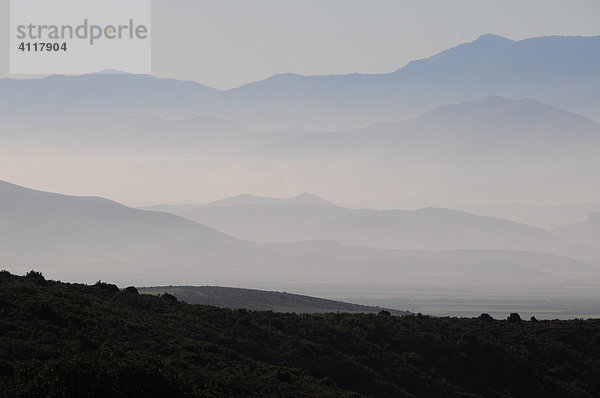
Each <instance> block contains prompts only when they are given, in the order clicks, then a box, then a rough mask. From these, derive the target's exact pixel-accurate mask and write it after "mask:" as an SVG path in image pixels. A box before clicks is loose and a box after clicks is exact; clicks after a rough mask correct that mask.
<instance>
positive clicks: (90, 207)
mask: <svg viewBox="0 0 600 398" xmlns="http://www.w3.org/2000/svg"><path fill="white" fill-rule="evenodd" d="M303 197H306V195H305V196H303ZM310 198H311V199H312V200H314V197H312V196H311V197H310ZM250 199H252V197H250ZM238 200H239V199H238ZM248 206H250V208H251V207H252V206H269V207H271V210H272V211H278V212H279V213H272V214H273V215H274V218H279V217H282V216H283V215H284V214H285V212H288V213H295V212H297V217H296V219H295V220H298V219H301V218H305V219H306V221H305V223H304V224H299V223H298V224H297V223H294V220H291V223H290V224H288V225H287V226H288V228H290V229H295V228H297V229H298V231H303V229H304V231H303V232H306V231H307V226H310V223H311V221H316V218H315V217H316V216H315V211H318V212H320V214H321V216H322V217H323V218H322V220H323V221H322V223H321V226H319V225H317V227H320V228H323V230H324V232H323V233H327V231H333V232H336V231H337V232H339V231H340V230H339V229H336V227H337V226H339V225H350V226H351V228H350V229H349V231H350V232H348V235H349V236H350V237H352V236H353V234H354V237H356V236H359V235H360V229H361V228H362V235H363V236H368V235H369V234H371V233H375V227H376V226H377V225H383V227H385V228H384V229H383V231H387V233H389V234H396V233H399V234H404V237H406V238H410V233H409V231H410V230H411V229H412V230H413V231H414V233H418V234H422V236H423V237H426V236H427V235H429V234H432V235H433V237H437V238H440V239H443V238H444V237H447V238H448V239H450V243H448V244H447V245H446V246H443V245H441V244H440V243H439V242H437V243H435V244H437V245H438V246H437V247H436V246H435V245H434V244H433V243H431V242H432V241H431V240H429V241H427V240H426V242H429V243H431V245H430V247H428V249H430V250H414V249H416V248H418V247H412V248H410V249H411V250H389V249H388V250H385V249H380V248H370V247H366V246H349V245H343V244H340V243H338V242H336V241H334V240H331V239H329V240H323V239H321V240H314V239H315V238H313V240H310V241H305V242H289V243H255V242H251V241H245V240H240V239H236V238H233V237H231V236H229V235H226V234H224V233H222V232H217V231H216V230H214V229H212V228H209V227H206V226H204V225H202V224H199V223H196V222H194V221H191V220H187V219H185V218H181V217H178V216H176V215H171V214H167V213H162V212H153V211H144V210H137V209H132V208H129V207H126V206H122V205H120V204H118V203H115V202H112V201H109V200H106V199H102V198H90V197H74V196H66V195H58V194H53V193H46V192H40V191H35V190H31V189H26V188H22V187H19V186H16V185H12V184H8V183H2V184H1V185H0V216H1V218H2V223H0V236H1V237H2V239H1V240H0V242H1V243H0V245H1V246H0V264H2V267H5V268H6V269H7V270H10V271H12V272H26V271H27V270H28V269H31V268H35V269H39V270H41V271H43V272H44V273H46V274H48V276H49V277H63V276H65V277H67V278H69V280H74V281H82V280H83V281H86V280H89V279H90V278H97V277H98V275H102V277H103V278H108V277H110V278H111V279H112V280H115V281H117V282H119V283H120V284H123V285H130V284H135V285H138V286H140V285H145V286H152V285H160V284H161V282H162V284H165V283H169V284H173V285H190V284H195V285H207V284H210V285H221V286H223V285H225V286H227V285H229V286H246V287H253V288H262V289H265V288H273V287H277V289H286V290H287V288H289V287H290V286H291V287H293V286H296V287H298V286H300V285H302V284H311V285H312V286H317V285H319V284H329V285H340V286H346V287H349V288H351V287H352V286H355V287H356V286H362V288H365V287H366V286H378V285H382V284H383V285H386V286H389V285H395V284H398V285H402V284H419V283H421V284H422V283H428V284H431V283H433V284H436V283H448V282H449V281H455V282H457V283H458V281H460V283H478V284H480V283H492V284H494V283H507V281H511V283H517V284H519V283H538V284H539V283H547V284H548V283H550V284H551V283H554V282H553V281H555V282H557V281H561V283H564V281H566V280H580V279H581V278H585V279H586V280H591V279H593V278H594V275H596V267H595V266H594V265H593V264H585V263H582V262H580V261H576V260H573V259H572V258H568V257H565V256H564V255H557V254H562V251H563V250H571V249H573V248H578V249H579V250H578V251H577V252H576V253H575V254H581V253H586V250H584V246H572V245H568V244H566V243H564V242H562V241H560V240H558V239H557V238H554V237H553V236H552V235H549V234H548V233H547V232H545V231H543V230H539V229H536V228H532V227H528V226H526V225H522V224H517V223H511V222H506V221H502V220H497V219H491V218H487V217H481V216H473V215H469V214H467V213H461V212H456V211H450V210H444V209H425V210H422V211H415V212H410V211H395V212H389V213H388V212H381V213H378V212H374V211H353V210H348V209H344V208H340V207H336V206H331V205H306V204H288V205H276V204H269V205H243V204H241V205H232V206H220V207H219V206H217V207H207V208H206V209H209V210H210V211H213V210H214V209H220V210H223V211H230V212H231V214H234V215H238V214H243V210H244V209H245V208H247V207H248ZM311 207H314V208H315V209H313V208H311ZM279 208H285V209H279ZM307 208H308V210H307ZM216 214H219V213H216ZM254 214H256V216H255V217H256V220H257V222H262V223H264V229H265V231H271V230H272V229H273V227H274V226H277V223H275V224H273V221H269V222H271V225H269V224H268V220H267V219H261V215H262V214H263V213H262V212H261V211H256V212H255V213H254ZM331 214H333V215H334V216H336V217H337V218H335V217H333V218H332V217H331ZM287 217H288V220H289V219H290V216H287ZM284 220H285V219H284ZM243 221H246V220H244V219H241V221H240V222H243ZM279 223H280V225H279V227H280V231H281V230H282V229H283V228H284V226H283V225H282V223H281V222H279ZM440 226H443V228H442V229H441V230H440V231H437V232H436V229H437V228H440ZM444 228H445V229H444ZM474 228H475V229H480V230H481V234H480V235H481V239H479V240H477V239H476V237H475V236H474V233H475V232H474ZM453 229H455V230H456V231H457V232H456V234H455V235H456V236H452V234H451V230H453ZM396 231H399V232H396ZM444 231H445V232H444ZM282 236H284V237H285V235H283V231H282ZM379 236H380V237H381V238H382V239H383V233H381V234H380V235H379ZM319 237H321V236H317V238H319ZM323 237H324V236H323ZM339 237H340V238H344V236H342V235H340V236H339ZM491 238H494V239H495V240H496V242H500V243H502V242H508V243H505V244H504V246H503V247H501V248H498V245H499V243H494V241H489V240H488V241H486V239H491ZM432 239H433V238H432ZM460 239H463V240H464V244H462V245H461V244H460V242H459V240H460ZM519 239H520V240H521V241H522V242H521V243H518V240H519ZM279 240H281V239H279ZM384 242H394V240H393V239H392V240H390V239H386V240H384ZM395 242H396V243H397V244H399V245H401V246H403V247H407V246H411V245H412V243H415V242H414V241H410V240H409V241H407V242H405V243H402V239H399V240H397V241H395ZM352 243H356V242H352ZM528 245H529V246H528ZM547 245H551V247H548V246H547ZM460 246H462V247H460ZM444 247H446V248H450V247H454V248H456V247H460V248H461V249H462V250H460V251H456V250H454V251H445V252H444V251H432V250H434V249H441V248H444ZM511 248H515V249H517V248H518V250H512V249H511ZM527 249H530V250H527ZM542 249H545V250H547V253H549V254H543V253H533V252H534V251H540V250H542ZM556 278H559V279H556ZM315 281H319V283H318V284H316V285H315ZM300 293H301V292H300Z"/></svg>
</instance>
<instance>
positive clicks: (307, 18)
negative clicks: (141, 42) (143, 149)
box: [0, 0, 600, 89]
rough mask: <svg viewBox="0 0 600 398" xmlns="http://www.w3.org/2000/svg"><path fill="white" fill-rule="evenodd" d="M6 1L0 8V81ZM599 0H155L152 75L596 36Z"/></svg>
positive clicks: (258, 69)
mask: <svg viewBox="0 0 600 398" xmlns="http://www.w3.org/2000/svg"><path fill="white" fill-rule="evenodd" d="M8 16H9V0H0V18H1V19H0V31H1V32H4V33H3V34H2V35H0V61H1V62H0V77H6V76H8V69H9V68H8V65H9V59H8V55H9V51H8V36H7V34H8V22H9V21H8ZM599 21H600V1H598V0H407V1H405V0H252V1H248V0H154V1H153V26H152V29H153V35H152V36H153V65H152V67H153V69H152V70H153V74H154V75H156V76H159V77H170V78H176V79H182V80H194V81H197V82H200V83H203V84H207V85H209V86H213V87H217V88H220V89H226V88H231V87H235V86H239V85H242V84H244V83H247V82H250V81H256V80H262V79H264V78H266V77H269V76H271V75H273V74H276V73H283V72H292V73H299V74H316V75H322V74H341V73H353V72H360V73H383V72H390V71H393V70H396V69H398V68H400V67H402V66H404V65H405V64H406V63H407V62H409V61H410V60H413V59H419V58H424V57H428V56H430V55H433V54H435V53H437V52H439V51H442V50H445V49H447V48H449V47H452V46H455V45H458V44H461V43H464V42H468V41H472V40H475V39H476V38H477V37H478V36H480V35H482V34H485V33H495V34H499V35H502V36H505V37H508V38H510V39H514V40H519V39H523V38H528V37H534V36H546V35H582V36H594V35H600V23H599Z"/></svg>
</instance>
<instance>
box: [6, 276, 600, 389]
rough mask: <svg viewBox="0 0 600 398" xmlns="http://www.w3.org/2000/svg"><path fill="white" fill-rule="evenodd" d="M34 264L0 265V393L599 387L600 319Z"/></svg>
mask: <svg viewBox="0 0 600 398" xmlns="http://www.w3.org/2000/svg"><path fill="white" fill-rule="evenodd" d="M34 275H35V274H31V275H29V274H28V276H26V277H17V276H12V275H10V274H8V273H0V396H1V397H71V396H74V397H75V396H86V397H109V396H110V397H142V396H143V397H152V396H163V397H178V396H182V397H183V396H185V397H299V396H302V397H345V396H347V397H352V396H372V397H403V396H417V397H427V396H437V397H446V396H449V397H451V396H462V397H467V396H473V397H474V396H483V397H511V396H513V397H569V396H600V321H599V320H587V321H583V320H573V321H536V322H525V321H522V320H521V318H520V317H519V316H518V315H516V314H515V315H512V314H511V316H509V318H508V319H507V320H503V321H500V320H494V319H492V318H491V317H489V315H488V316H485V314H482V316H481V317H479V318H474V319H457V318H432V317H428V316H423V315H421V316H407V317H396V316H390V315H388V314H387V313H386V312H385V311H382V312H381V313H379V314H321V315H297V314H280V313H272V312H253V311H246V310H236V311H232V310H226V309H218V308H214V307H205V306H194V305H188V304H185V303H182V302H177V301H176V300H172V299H170V298H168V297H164V296H163V297H157V296H146V295H138V294H134V291H133V289H125V290H123V291H120V290H119V289H116V290H115V287H116V286H114V285H110V284H106V283H103V282H99V283H97V284H96V285H94V286H85V285H77V284H65V283H60V282H54V281H46V284H45V285H41V284H40V283H39V280H40V278H39V277H38V276H34ZM517 317H518V318H517Z"/></svg>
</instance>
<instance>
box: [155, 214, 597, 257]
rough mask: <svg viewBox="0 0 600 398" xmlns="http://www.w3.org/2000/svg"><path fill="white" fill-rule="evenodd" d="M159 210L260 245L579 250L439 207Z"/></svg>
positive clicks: (524, 228) (526, 229) (519, 227)
mask: <svg viewBox="0 0 600 398" xmlns="http://www.w3.org/2000/svg"><path fill="white" fill-rule="evenodd" d="M161 209H163V210H165V211H172V212H173V213H174V214H177V215H179V216H181V217H185V218H188V219H191V220H194V221H196V222H199V223H201V224H204V225H209V226H211V227H212V228H215V229H217V230H219V231H223V232H225V233H227V234H229V235H232V236H236V237H238V238H240V239H246V240H252V241H257V242H294V241H306V240H314V239H321V240H328V239H329V240H335V241H338V242H341V243H343V244H346V245H360V246H370V247H374V248H380V249H420V250H449V249H472V250H490V249H503V250H526V251H534V252H546V253H553V254H559V255H569V256H574V255H576V254H577V252H578V248H574V247H570V246H569V245H566V244H564V243H563V242H560V241H559V240H558V239H556V238H555V237H554V236H552V235H551V234H550V233H549V232H548V231H544V230H542V229H539V228H535V227H530V226H528V225H525V224H519V223H514V222H510V221H506V220H501V219H496V218H491V217H484V216H476V215H472V214H468V213H464V212H459V211H455V210H449V209H440V208H426V209H420V210H414V211H406V210H387V211H378V210H369V209H347V208H342V207H330V206H319V205H307V204H290V205H281V204H244V203H242V204H240V205H231V206H227V207H220V206H211V205H210V204H209V205H204V206H200V207H197V208H185V209H181V208H171V209H169V208H168V207H162V208H161ZM579 251H582V252H585V250H581V249H579ZM583 257H586V256H583Z"/></svg>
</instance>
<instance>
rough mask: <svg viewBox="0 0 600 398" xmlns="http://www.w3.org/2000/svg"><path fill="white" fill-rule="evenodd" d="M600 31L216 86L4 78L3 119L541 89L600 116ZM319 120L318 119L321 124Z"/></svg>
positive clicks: (419, 105)
mask: <svg viewBox="0 0 600 398" xmlns="http://www.w3.org/2000/svg"><path fill="white" fill-rule="evenodd" d="M598 54H600V36H594V37H563V36H550V37H537V38H531V39H526V40H521V41H512V40H509V39H506V38H503V37H500V36H496V35H491V34H487V35H483V36H481V37H479V38H478V39H477V40H475V41H473V42H471V43H465V44H462V45H459V46H457V47H454V48H451V49H448V50H446V51H443V52H441V53H439V54H436V55H433V56H432V57H429V58H426V59H422V60H417V61H413V62H410V63H409V64H408V65H406V66H404V67H402V68H400V69H398V70H397V71H395V72H392V73H388V74H380V75H363V74H351V75H331V76H301V75H293V74H282V75H276V76H273V77H271V78H268V79H266V80H263V81H260V82H255V83H249V84H246V85H244V86H241V87H238V88H235V89H231V90H227V91H218V90H215V89H212V88H210V87H207V86H203V85H201V84H198V83H194V82H182V81H175V80H170V79H157V78H154V77H151V76H142V75H128V74H92V75H84V76H77V77H67V76H50V77H47V78H43V79H33V80H13V79H1V80H0V92H3V93H5V94H6V95H3V96H2V99H0V118H2V119H8V120H12V121H20V122H27V123H29V124H30V123H38V124H39V123H42V124H43V123H47V122H49V121H65V120H68V121H77V120H79V121H80V120H87V121H89V120H105V121H106V120H109V119H112V118H114V117H115V116H117V117H118V116H123V115H145V116H158V117H161V118H165V119H182V118H191V117H196V116H219V117H225V118H233V117H242V116H244V117H245V116H247V115H252V114H254V115H256V114H271V115H273V114H287V115H291V116H292V117H294V116H293V115H301V116H305V115H310V116H311V118H313V119H314V118H317V119H321V120H322V121H323V123H322V124H321V127H324V126H330V125H331V124H332V123H334V124H335V123H343V124H348V123H353V124H354V125H357V124H363V125H364V124H368V123H373V122H376V121H381V120H390V121H397V120H401V119H405V118H407V117H409V116H414V115H418V114H421V113H422V112H424V111H427V110H430V109H433V108H435V107H438V106H441V105H445V104H448V103H458V102H464V101H469V100H474V99H478V98H484V97H487V96H491V95H496V96H504V97H508V98H533V99H536V100H538V101H542V102H546V103H548V104H551V105H554V106H558V107H561V108H564V109H567V110H569V111H572V112H577V113H582V114H584V115H587V116H589V117H592V118H598V117H600V114H599V113H598V109H600V95H599V94H598V93H600V86H599V85H600V78H599V77H600V72H599V71H600V55H598ZM313 125H314V123H313Z"/></svg>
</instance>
